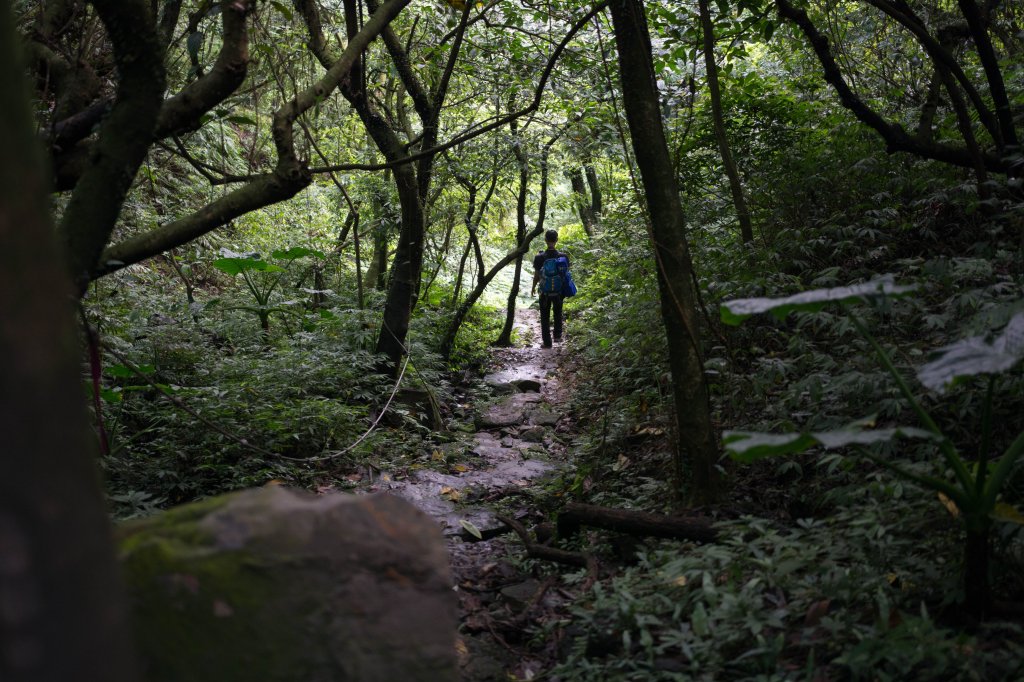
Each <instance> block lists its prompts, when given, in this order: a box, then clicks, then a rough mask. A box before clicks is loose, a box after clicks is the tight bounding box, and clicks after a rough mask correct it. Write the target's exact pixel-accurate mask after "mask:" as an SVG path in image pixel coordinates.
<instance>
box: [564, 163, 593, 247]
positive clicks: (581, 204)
mask: <svg viewBox="0 0 1024 682" xmlns="http://www.w3.org/2000/svg"><path fill="white" fill-rule="evenodd" d="M566 176H567V177H568V178H569V183H570V184H571V185H572V194H573V202H574V203H575V204H576V212H577V213H578V214H579V216H580V222H581V223H582V224H583V231H584V232H586V233H587V236H588V237H593V236H594V212H593V209H592V208H591V202H590V195H589V193H588V192H587V185H586V183H585V182H584V181H583V169H582V168H573V169H572V170H570V171H567V172H566Z"/></svg>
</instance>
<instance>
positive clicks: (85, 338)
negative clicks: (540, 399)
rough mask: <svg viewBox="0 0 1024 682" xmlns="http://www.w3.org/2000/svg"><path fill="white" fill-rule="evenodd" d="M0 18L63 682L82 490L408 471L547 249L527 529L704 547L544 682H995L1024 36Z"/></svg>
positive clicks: (650, 560) (1000, 634)
mask: <svg viewBox="0 0 1024 682" xmlns="http://www.w3.org/2000/svg"><path fill="white" fill-rule="evenodd" d="M3 5H4V7H3V11H2V15H3V18H2V22H3V25H2V26H0V29H2V31H0V44H3V45H4V46H5V47H4V51H5V52H9V53H10V54H6V55H4V57H5V59H4V60H3V61H4V64H5V65H4V67H3V68H4V72H3V74H0V86H2V87H0V89H2V90H3V92H4V93H5V101H6V100H7V99H8V98H10V99H11V101H12V102H16V103H17V104H18V105H20V108H19V106H14V105H12V106H11V108H10V111H5V113H4V118H3V119H0V124H2V125H0V148H2V149H3V154H2V156H0V167H2V169H3V175H2V176H0V178H2V180H3V181H2V182H0V188H2V189H0V191H2V192H3V194H2V195H0V197H2V198H3V203H4V205H5V209H4V212H5V214H6V215H5V217H4V220H3V230H2V232H0V238H2V239H3V240H4V241H3V242H2V244H0V250H3V251H4V256H3V261H2V262H3V264H4V265H3V268H2V269H3V271H4V272H3V274H2V276H0V289H2V290H3V293H2V295H0V303H2V304H3V307H2V308H0V311H2V313H3V314H4V327H5V331H4V333H3V337H2V340H3V346H2V349H8V350H5V351H4V352H3V353H0V354H2V355H3V356H4V358H5V360H4V362H5V363H7V364H8V367H7V369H9V370H10V371H9V373H7V377H6V378H5V379H0V386H2V387H3V399H4V405H5V406H7V407H5V410H4V411H5V415H4V417H3V421H2V422H0V423H2V424H4V425H5V426H4V429H5V431H6V432H9V433H11V434H12V436H11V438H12V440H11V443H12V445H13V448H12V449H11V450H9V453H10V454H11V457H10V459H11V462H10V466H11V467H12V469H10V470H9V471H8V472H7V475H6V476H5V477H4V479H5V480H4V481H3V484H2V486H0V491H2V492H3V493H4V496H5V502H4V506H5V508H6V509H7V511H4V512H3V515H4V516H3V517H2V518H0V522H2V524H0V525H3V524H7V521H5V520H4V519H6V518H8V517H9V518H10V519H28V520H26V521H25V522H24V527H23V529H24V533H25V537H28V538H32V539H31V542H30V544H32V546H33V547H36V546H37V547H38V548H39V549H38V554H37V555H33V556H37V557H38V561H39V565H41V566H49V567H50V568H48V569H46V571H49V572H48V573H47V574H46V575H47V576H48V577H47V578H45V579H41V580H42V581H43V582H42V584H43V585H47V584H51V583H52V584H57V583H61V584H64V585H65V586H64V587H62V588H61V589H60V590H55V591H54V592H53V595H54V598H53V601H54V604H53V605H52V606H49V607H48V608H51V609H52V612H51V613H52V617H53V618H55V619H62V620H63V622H65V623H66V630H67V633H70V634H67V633H66V634H65V635H64V636H65V637H67V638H68V639H67V641H73V640H76V639H78V640H80V644H78V645H75V646H76V647H80V648H81V649H82V652H83V653H81V655H82V656H83V657H84V659H85V660H95V659H97V657H100V658H103V656H102V654H100V653H98V652H99V651H101V650H106V649H103V648H102V647H105V646H108V644H99V645H97V644H95V642H93V638H95V641H96V642H106V643H109V642H111V641H116V640H117V639H118V635H117V632H118V631H119V630H118V628H119V627H121V626H120V625H118V623H119V622H120V621H119V618H118V617H115V616H109V617H104V618H101V619H100V620H101V621H102V622H104V623H107V624H108V625H109V626H110V631H111V632H113V634H109V633H106V634H105V632H104V628H92V629H90V628H87V627H86V626H85V625H84V624H85V623H89V622H93V621H92V620H91V618H92V617H91V616H90V615H89V614H95V613H96V612H97V610H99V611H101V612H104V613H107V611H109V610H110V609H114V610H116V602H117V598H116V596H111V595H116V594H118V590H119V588H118V586H117V585H116V584H114V581H112V580H111V579H109V578H107V577H104V576H103V573H104V570H105V569H102V567H103V566H108V565H111V564H112V562H113V558H112V557H113V552H112V550H111V549H110V547H109V540H107V539H103V538H104V537H105V534H106V533H107V532H108V531H107V528H108V521H107V516H106V511H105V510H104V504H103V500H102V499H101V496H100V491H99V489H98V488H95V487H91V486H92V482H93V481H94V480H95V476H93V475H92V474H90V473H89V472H90V471H91V467H92V462H93V460H95V461H96V462H98V466H99V469H100V470H101V472H102V479H103V480H102V491H103V494H104V495H105V499H106V506H107V507H109V510H110V511H111V512H112V514H113V516H114V518H115V519H118V520H121V519H130V518H135V517H140V516H146V515H151V514H154V513H156V512H158V511H160V510H162V509H166V508H168V507H170V506H173V505H178V504H182V503H187V502H191V501H195V500H198V499H201V498H204V497H208V496H212V495H216V494H220V493H223V492H227V491H231V490H236V489H239V488H243V487H248V486H260V485H264V484H266V483H268V481H275V482H282V483H286V484H288V485H293V486H297V487H301V488H306V489H310V490H324V489H342V490H345V489H357V488H359V487H360V486H361V482H360V481H361V474H360V473H359V472H365V471H368V470H370V471H393V470H399V469H402V468H407V467H409V466H412V465H417V466H431V465H432V464H431V453H432V452H436V451H437V448H438V447H439V444H443V445H450V444H451V443H453V442H458V440H459V439H460V438H462V437H465V436H466V434H468V433H471V432H472V431H473V419H472V411H471V405H468V404H467V402H466V401H467V397H466V396H472V395H477V393H474V391H478V389H479V381H478V378H479V375H480V372H481V371H482V370H483V369H485V368H486V367H487V365H488V359H489V355H490V354H491V349H492V348H493V347H494V346H510V345H523V344H524V343H531V342H532V343H536V340H535V339H530V338H523V336H522V335H521V334H520V333H519V332H514V328H513V313H514V309H515V308H516V306H519V307H528V306H530V305H535V303H534V301H533V299H531V298H529V297H528V296H526V294H527V293H528V291H529V288H530V279H531V278H532V274H533V273H532V265H531V256H532V254H533V253H535V252H536V251H538V250H540V249H541V248H542V245H541V243H540V242H541V240H540V239H539V238H538V236H539V235H540V234H541V233H542V231H543V230H545V229H550V228H553V229H557V230H558V231H559V232H560V234H561V236H562V240H561V242H560V248H563V249H565V250H567V251H569V252H570V253H571V254H572V263H573V274H574V277H575V279H576V282H577V284H578V285H579V288H580V294H579V295H578V296H577V297H576V298H575V299H573V300H572V302H571V303H570V304H567V307H566V309H567V316H568V319H567V337H568V341H567V347H568V349H569V353H568V355H569V357H570V360H569V363H568V365H566V366H564V367H563V378H562V380H563V382H567V383H568V384H569V385H570V386H571V391H569V395H570V396H571V398H570V399H569V402H568V403H567V405H566V409H567V410H568V411H570V412H571V414H572V416H573V420H574V423H575V425H576V427H575V431H574V432H573V433H572V434H570V436H569V437H568V439H567V440H568V442H567V445H568V452H569V454H570V457H571V461H570V462H569V463H568V466H567V468H566V469H565V472H566V473H564V475H563V476H561V477H560V478H557V479H556V480H554V481H552V482H549V483H548V484H546V487H545V489H544V491H543V494H542V495H541V497H542V498H543V499H544V500H546V501H545V502H543V503H541V504H542V506H544V505H547V506H546V508H548V509H551V510H554V509H556V508H557V506H558V504H561V503H562V502H564V501H566V500H573V501H583V502H589V503H592V504H600V505H604V506H609V507H623V508H632V509H644V510H648V511H662V512H676V511H679V510H681V509H686V510H688V512H689V513H699V514H702V515H705V516H708V517H711V518H713V519H715V520H716V522H718V524H719V525H718V528H719V532H720V533H721V537H722V540H720V541H719V542H717V543H713V544H708V545H701V546H695V545H683V544H680V543H678V542H672V541H662V542H654V541H646V542H645V544H643V545H642V546H641V547H640V549H639V552H638V553H634V554H632V555H631V559H630V560H629V561H624V562H623V563H621V564H619V565H617V568H616V569H615V570H614V572H613V573H612V574H610V575H608V576H607V577H603V578H602V579H601V580H598V581H591V580H588V579H587V577H586V571H581V572H579V573H575V574H574V573H568V574H565V575H564V576H563V577H562V579H563V580H564V581H565V584H566V585H568V586H573V585H575V586H580V585H584V586H585V589H582V590H581V592H580V594H579V597H578V599H576V601H575V602H574V605H573V607H572V609H571V611H569V612H567V613H565V614H563V616H564V617H563V618H562V619H561V620H551V621H549V622H545V623H543V624H540V625H537V626H536V627H535V628H534V629H533V630H530V631H529V632H527V634H526V635H525V638H526V639H527V640H530V639H533V640H536V641H538V642H542V641H543V640H545V638H549V637H551V636H553V635H552V633H553V632H556V631H557V632H562V633H564V632H565V631H566V629H567V628H569V631H570V636H569V638H568V639H569V640H570V641H571V642H572V644H570V645H568V646H567V647H566V648H565V649H564V650H563V651H562V652H561V658H560V660H559V661H557V662H556V663H554V664H553V665H555V666H557V667H556V668H554V669H553V671H552V670H549V671H548V673H549V674H551V675H553V676H554V677H553V678H552V679H562V680H573V679H662V678H663V679H693V678H701V679H808V680H812V679H815V680H817V679H822V680H823V679H986V680H988V679H1019V676H1020V675H1021V674H1024V671H1022V668H1021V665H1022V663H1021V661H1022V660H1024V630H1022V620H1021V619H1022V610H1021V607H1020V604H1021V603H1022V602H1024V577H1022V576H1024V570H1022V568H1024V566H1022V564H1024V537H1022V535H1021V532H1020V531H1021V525H1022V524H1024V515H1022V514H1024V511H1022V510H1024V465H1022V464H1021V463H1020V459H1021V458H1020V454H1021V452H1022V451H1024V438H1022V435H1021V434H1022V431H1024V376H1022V374H1021V371H1020V362H1019V360H1020V358H1021V357H1022V356H1024V340H1022V339H1024V252H1022V248H1024V189H1022V179H1021V177H1022V174H1024V154H1022V151H1021V147H1020V135H1021V131H1022V130H1024V59H1022V56H1024V23H1022V21H1024V9H1022V7H1021V6H1020V5H1019V3H1013V2H999V1H998V0H992V1H988V0H986V1H984V2H978V1H976V0H959V1H958V2H944V1H938V0H936V1H930V0H929V1H927V2H921V3H907V2H903V1H902V0H864V1H862V2H838V1H833V0H811V1H810V2H792V3H791V2H790V1H789V0H775V1H774V2H768V1H762V0H722V1H720V2H715V3H708V2H706V1H705V0H698V1H697V2H684V1H681V2H675V1H670V2H656V3H648V4H647V6H646V8H645V7H644V6H643V4H642V3H640V2H639V0H611V2H607V3H599V4H596V5H588V4H586V3H575V2H564V1H562V0H550V1H547V2H529V1H526V0H517V1H516V2H503V1H500V0H492V1H490V2H479V3H476V4H474V5H468V4H465V3H464V2H462V1H461V0H451V1H450V2H449V3H445V2H439V1H430V2H426V1H424V2H416V3H409V2H408V0H388V2H385V3H383V4H381V3H378V2H377V0H365V1H363V0H359V1H357V0H337V1H335V0H319V1H318V0H292V1H291V2H286V1H283V0H282V1H276V0H267V1H264V0H231V1H228V0H224V1H222V2H214V1H212V0H163V1H161V2H157V1H156V0H153V1H152V2H150V1H149V0H92V1H90V2H84V1H82V0H46V1H43V0H13V1H12V2H5V3H3ZM16 64H21V65H22V67H23V68H21V67H16V66H15V65H16ZM26 76H27V80H26ZM29 114H31V116H29ZM33 159H34V160H36V161H38V163H36V162H35V161H33ZM44 187H49V188H51V189H52V190H53V192H52V193H51V194H49V195H48V196H49V200H48V202H47V204H46V205H45V206H43V204H42V200H41V199H38V197H42V196H45V192H44V190H43V189H42V188H44ZM7 207H9V208H7ZM51 236H55V237H56V243H50V237H51ZM60 254H64V255H60ZM524 258H525V262H524ZM883 276H885V277H883ZM65 284H66V285H65ZM796 294H802V296H798V297H795V298H789V299H787V298H786V297H791V296H794V295H796ZM69 298H70V299H73V301H74V304H73V307H69V306H68V304H67V301H68V300H69ZM738 300H742V302H740V303H730V302H735V301H738ZM759 313H768V314H759ZM772 313H774V315H773V314H772ZM747 317H749V319H745V318H747ZM41 320H52V322H43V321H41ZM72 324H74V325H75V326H76V328H77V334H78V345H77V346H76V347H75V349H72V346H73V345H74V344H73V343H72V341H71V336H70V335H73V334H74V333H75V332H74V330H72ZM14 330H17V331H14ZM43 357H46V358H50V360H46V361H43V360H39V361H38V362H36V361H35V360H33V361H31V362H29V361H27V360H25V359H24V358H43ZM61 358H62V359H63V360H61ZM61 363H63V364H61ZM55 367H58V368H61V367H62V368H63V369H53V370H52V371H51V369H44V368H55ZM0 373H2V372H0ZM43 375H45V377H49V378H44V377H43ZM396 382H397V383H396ZM396 385H398V386H399V387H400V391H399V393H398V396H397V402H396V403H395V407H392V408H391V409H389V410H388V411H387V413H386V414H385V415H384V416H383V417H382V418H381V419H380V420H378V417H380V416H381V408H382V405H383V404H384V403H385V401H387V399H388V397H389V395H391V393H392V390H393V388H394V387H395V386H396ZM33 387H34V388H33ZM54 396H60V397H59V398H55V397H54ZM86 409H88V421H89V423H88V424H86V423H85V418H86V413H85V410H86ZM76 415H77V416H76ZM55 422H56V423H59V424H66V425H67V426H66V428H62V429H59V431H60V432H61V433H62V434H65V435H60V434H57V433H55V430H54V429H53V428H52V426H51V425H52V424H53V423H55ZM371 423H374V424H378V426H377V427H376V428H374V429H372V430H370V431H369V433H367V428H368V426H370V424H371ZM723 433H724V434H725V436H724V438H723ZM30 460H31V461H30ZM55 500H60V502H59V503H58V502H56V501H55ZM58 508H59V509H60V510H61V511H60V513H53V514H51V513H50V511H47V510H52V509H58ZM12 523H14V522H13V521H12ZM8 525H10V524H8ZM11 527H12V528H16V527H17V524H16V523H15V524H14V525H13V526H11ZM18 532H19V533H20V532H21V531H18ZM4 533H7V534H8V535H9V536H10V537H12V538H13V537H21V535H18V534H17V533H15V532H14V531H10V532H9V529H7V528H6V526H3V528H0V540H3V542H8V540H7V539H5V538H7V536H5V535H3V534H4ZM591 541H593V539H592V540H591ZM10 542H14V541H13V540H11V541H10ZM26 542H29V541H28V540H26ZM577 542H581V541H580V540H577ZM11 546H15V545H11ZM18 546H20V545H18ZM597 549H598V550H600V549H601V548H600V547H599V548H597ZM608 551H609V552H612V551H613V550H612V549H608ZM65 555H66V556H68V557H72V558H71V559H68V560H66V561H65V560H59V559H58V558H57V557H60V556H65ZM47 557H49V558H47ZM523 561H524V562H529V561H533V560H527V559H524V560H523ZM12 565H14V564H12ZM83 567H90V568H88V569H85V568H83ZM11 571H13V572H14V573H16V570H15V569H11ZM14 573H12V575H13V574H14ZM68 576H85V577H81V578H80V577H74V578H73V579H70V581H69V579H68ZM63 595H78V596H73V597H68V598H65V597H64V596H63ZM81 595H87V596H81ZM79 597H81V598H79ZM111 604H113V605H114V606H110V605H111ZM76 609H77V610H76ZM65 612H75V613H77V614H78V615H76V616H74V617H70V616H67V615H66V613H65ZM111 613H112V612H111ZM108 615H109V614H108ZM0 625H2V620H0ZM0 629H2V628H0ZM84 631H89V632H90V633H91V634H90V636H89V637H79V634H80V633H81V632H84ZM610 633H614V635H613V636H612V635H611V634H610ZM53 636H54V637H57V638H59V637H60V636H61V635H60V633H54V634H53ZM560 636H561V635H560ZM602 638H604V639H602ZM594 642H599V643H601V644H600V646H597V645H595V644H594ZM94 647H99V648H94ZM116 658H117V656H116V655H115V656H112V657H110V659H109V660H114V659H116ZM108 664H109V665H113V664H112V663H109V661H108V662H107V663H104V665H108ZM97 665H99V664H98V663H97ZM115 667H116V666H115ZM110 674H111V676H110V677H107V678H105V679H115V677H114V673H113V672H112V673H110ZM54 679H57V678H54ZM97 679H100V678H97Z"/></svg>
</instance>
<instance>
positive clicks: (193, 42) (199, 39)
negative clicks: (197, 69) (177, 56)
mask: <svg viewBox="0 0 1024 682" xmlns="http://www.w3.org/2000/svg"><path fill="white" fill-rule="evenodd" d="M205 39H206V36H204V35H203V32H202V31H195V32H193V33H190V34H189V36H188V38H187V39H186V40H185V48H186V49H187V50H188V53H189V55H191V56H192V61H193V62H195V61H198V60H199V50H200V49H201V48H202V47H203V41H204V40H205Z"/></svg>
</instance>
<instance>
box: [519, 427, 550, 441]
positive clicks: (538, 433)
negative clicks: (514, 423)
mask: <svg viewBox="0 0 1024 682" xmlns="http://www.w3.org/2000/svg"><path fill="white" fill-rule="evenodd" d="M546 434H547V429H545V428H544V427H543V426H530V427H527V428H525V429H522V430H520V431H519V437H520V438H521V439H523V440H525V441H528V442H530V443H542V442H544V436H545V435H546Z"/></svg>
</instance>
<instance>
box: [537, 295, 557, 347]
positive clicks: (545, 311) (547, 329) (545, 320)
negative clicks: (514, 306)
mask: <svg viewBox="0 0 1024 682" xmlns="http://www.w3.org/2000/svg"><path fill="white" fill-rule="evenodd" d="M552 308H554V309H555V338H556V339H560V338H562V297H561V296H548V295H547V294H541V295H540V336H541V340H542V341H543V342H544V345H545V346H550V345H551V309H552Z"/></svg>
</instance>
